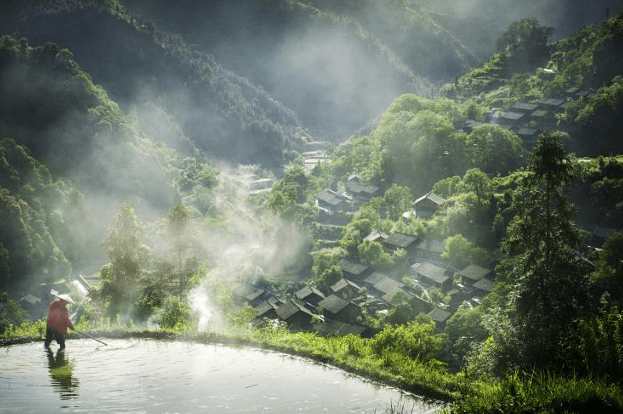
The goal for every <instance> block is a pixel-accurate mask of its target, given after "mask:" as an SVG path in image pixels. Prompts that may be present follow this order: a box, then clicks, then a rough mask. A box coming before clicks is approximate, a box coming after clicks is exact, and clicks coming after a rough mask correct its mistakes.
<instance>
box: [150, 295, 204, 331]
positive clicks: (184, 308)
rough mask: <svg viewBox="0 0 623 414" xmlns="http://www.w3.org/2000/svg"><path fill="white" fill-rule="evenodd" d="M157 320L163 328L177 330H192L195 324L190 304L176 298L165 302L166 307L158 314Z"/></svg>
mask: <svg viewBox="0 0 623 414" xmlns="http://www.w3.org/2000/svg"><path fill="white" fill-rule="evenodd" d="M155 320H156V322H157V323H158V324H159V325H160V327H161V328H171V329H175V330H182V329H185V328H191V327H192V326H193V325H194V323H195V321H194V320H193V313H192V309H191V308H190V305H189V304H188V302H187V301H186V300H185V299H182V298H179V297H176V296H170V297H168V298H167V299H166V300H165V302H164V305H163V306H162V308H161V309H160V311H159V312H157V314H156V317H155Z"/></svg>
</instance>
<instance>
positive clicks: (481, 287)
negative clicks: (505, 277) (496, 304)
mask: <svg viewBox="0 0 623 414" xmlns="http://www.w3.org/2000/svg"><path fill="white" fill-rule="evenodd" d="M474 289H475V290H476V292H477V293H478V294H480V295H482V296H486V295H487V294H489V293H491V291H493V281H492V280H491V279H489V278H486V277H483V278H482V279H480V280H479V281H478V282H476V283H474Z"/></svg>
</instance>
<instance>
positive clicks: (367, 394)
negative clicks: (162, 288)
mask: <svg viewBox="0 0 623 414" xmlns="http://www.w3.org/2000/svg"><path fill="white" fill-rule="evenodd" d="M107 342H108V346H104V345H101V344H97V343H94V342H93V341H91V340H87V339H79V340H68V341H67V348H66V350H65V351H64V352H58V350H57V349H55V348H54V347H53V348H52V349H53V350H52V352H51V353H48V352H46V351H45V350H44V349H43V345H42V343H30V344H21V345H12V346H9V347H5V348H0V367H1V369H0V401H2V406H1V407H0V412H7V413H13V412H15V413H37V414H39V413H60V412H63V413H67V412H88V413H110V412H123V413H173V412H175V413H195V412H201V413H222V412H237V413H245V412H255V411H262V412H267V413H289V412H310V413H318V412H339V413H351V412H352V413H375V412H376V413H383V412H385V410H386V408H388V407H389V406H390V404H391V405H393V406H394V407H395V406H396V405H397V404H404V406H405V407H406V408H407V409H406V411H405V412H409V413H411V412H412V413H414V414H415V413H432V412H434V411H435V410H436V409H438V408H440V406H438V405H431V404H427V403H425V402H423V401H422V400H420V399H418V398H416V397H414V396H412V395H410V394H404V393H401V392H399V391H398V390H395V389H392V388H388V387H383V386H379V385H377V384H373V383H370V382H368V381H365V380H362V379H361V378H359V377H357V376H353V375H349V374H347V373H345V372H343V371H340V370H338V369H334V368H331V367H328V366H326V365H320V364H316V363H314V362H311V361H308V360H306V359H302V358H296V357H292V356H287V355H284V354H279V353H274V352H267V351H261V350H256V349H249V348H233V347H226V346H221V345H206V344H195V343H187V342H170V341H157V340H144V339H131V340H109V341H107ZM412 408H413V410H412Z"/></svg>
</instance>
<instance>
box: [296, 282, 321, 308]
mask: <svg viewBox="0 0 623 414" xmlns="http://www.w3.org/2000/svg"><path fill="white" fill-rule="evenodd" d="M294 296H296V297H297V299H298V300H300V301H301V302H303V303H306V304H307V305H308V306H310V307H312V308H315V307H316V306H317V305H318V302H320V301H321V300H323V299H324V298H325V295H324V293H322V292H321V291H320V290H318V289H317V288H316V287H314V286H305V287H303V288H301V289H299V290H297V291H296V292H295V293H294Z"/></svg>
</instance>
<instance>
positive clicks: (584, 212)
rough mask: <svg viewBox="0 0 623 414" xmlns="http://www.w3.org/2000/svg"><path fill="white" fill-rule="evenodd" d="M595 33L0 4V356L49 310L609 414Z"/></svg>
mask: <svg viewBox="0 0 623 414" xmlns="http://www.w3.org/2000/svg"><path fill="white" fill-rule="evenodd" d="M483 1H484V0H483ZM446 3H452V4H455V2H452V1H450V0H448V1H447V2H446ZM481 3H483V2H474V7H475V8H476V9H478V8H479V7H482V4H481ZM554 3H556V4H557V5H559V6H560V5H562V4H563V3H564V2H554ZM571 3H573V2H571ZM571 3H570V4H571ZM529 4H531V5H533V4H535V3H534V2H529ZM573 4H575V3H573ZM600 4H601V3H600ZM506 6H508V5H506ZM437 7H439V5H437ZM455 7H458V6H457V5H456V4H455ZM499 7H502V5H500V6H499ZM508 7H510V6H508ZM535 7H536V6H535ZM500 10H501V9H500ZM526 10H528V9H526ZM530 10H531V9H530ZM565 10H566V11H567V12H569V11H568V9H565ZM609 10H610V9H608V12H607V13H603V16H604V18H603V20H601V21H599V22H598V23H595V24H592V25H589V26H586V27H583V28H580V29H579V30H578V31H576V32H574V34H572V35H571V36H569V37H566V38H561V37H557V36H554V33H555V31H554V29H553V27H551V26H548V25H547V24H545V23H541V22H540V21H539V20H537V19H536V18H534V17H530V16H519V18H518V19H517V20H516V21H514V22H512V23H510V24H509V25H508V26H506V27H505V28H504V29H500V28H499V27H497V24H498V22H497V21H490V20H487V22H488V25H486V27H483V28H481V29H478V30H476V29H475V28H468V27H466V26H464V25H460V24H457V23H456V22H457V19H458V20H461V21H463V22H464V20H463V19H465V16H468V15H470V13H473V11H472V12H470V13H468V12H465V15H464V16H462V17H461V16H458V17H457V15H456V14H455V13H454V12H453V13H450V11H449V10H446V12H447V13H442V11H441V10H440V9H439V8H436V7H435V6H434V5H432V4H430V2H427V1H421V2H418V1H409V0H407V1H403V0H383V1H367V0H366V1H362V2H353V1H323V0H314V1H308V2H299V1H291V0H261V1H256V2H252V3H249V4H247V2H227V1H222V2H221V1H216V2H202V1H195V0H183V1H179V2H175V5H174V6H172V5H171V2H165V1H153V2H151V1H149V2H148V1H143V0H125V1H118V0H93V1H79V0H73V1H30V0H14V1H10V2H4V3H2V5H1V6H0V290H1V291H2V292H3V294H2V296H0V305H2V306H0V334H5V332H6V335H8V336H11V335H13V334H14V333H15V332H17V326H18V325H19V324H20V323H21V322H23V321H25V320H28V319H31V320H32V319H38V318H39V317H41V316H43V315H42V313H43V314H44V313H45V310H46V307H47V304H48V303H49V299H50V292H51V290H52V289H54V290H59V289H60V290H64V291H68V292H69V293H71V294H72V295H74V296H75V297H76V298H77V299H78V301H79V304H77V305H75V307H74V308H73V310H74V311H76V314H78V315H81V316H82V319H81V323H84V324H87V325H88V324H91V325H90V326H92V327H93V328H94V329H96V328H98V327H102V326H106V327H110V326H111V324H114V323H118V324H121V325H123V326H131V327H134V326H140V327H141V328H143V327H144V328H145V329H147V328H149V327H154V326H157V327H158V329H172V330H177V331H181V330H189V331H201V330H204V329H208V330H209V329H227V328H231V327H236V328H237V329H241V330H242V331H244V332H245V335H249V337H254V338H258V337H259V338H263V339H260V340H259V341H270V340H269V339H266V338H274V337H276V338H280V339H278V341H282V342H281V343H280V344H279V346H286V347H287V345H284V343H289V344H291V343H293V341H294V342H300V345H296V346H295V348H297V347H299V346H300V347H301V348H304V347H305V346H308V345H309V344H310V343H313V344H315V345H313V346H316V347H322V346H324V345H319V344H325V343H324V342H321V341H323V340H325V337H326V338H327V339H326V340H327V341H328V342H327V343H331V344H333V343H337V345H336V346H335V348H331V349H332V350H331V351H326V350H325V351H320V350H318V349H314V350H308V351H307V352H309V354H311V355H314V356H318V355H323V356H322V357H321V358H326V360H327V361H332V362H336V363H338V364H340V365H342V366H347V367H352V368H353V369H354V370H358V371H362V372H364V373H366V374H370V375H371V376H373V377H375V378H380V379H382V380H387V381H388V382H391V383H393V384H396V385H399V386H401V387H403V388H405V389H407V390H409V391H415V392H418V393H424V394H426V395H428V396H433V397H435V398H443V399H446V400H452V401H454V402H455V404H454V405H453V407H452V408H451V410H454V412H466V413H468V412H500V411H501V412H512V411H513V410H514V408H512V407H511V405H512V404H515V405H514V406H513V407H522V408H521V409H524V411H521V410H520V412H533V411H538V409H537V408H538V407H540V408H543V407H545V408H544V410H545V411H547V410H548V409H551V411H552V412H558V411H557V410H558V408H557V407H563V411H564V410H568V411H569V412H588V411H587V410H588V407H591V405H592V404H593V405H594V404H597V406H599V407H601V408H604V409H605V408H613V410H614V411H613V412H620V410H622V409H623V391H621V386H622V384H621V377H620V372H621V370H622V369H623V365H622V363H621V361H622V360H623V359H622V358H623V351H622V348H621V346H620V344H621V343H622V340H621V339H622V337H623V336H622V333H621V332H622V329H623V322H622V321H623V319H622V318H623V316H622V315H623V314H622V313H621V306H623V283H622V281H623V273H622V272H623V266H622V263H623V262H622V261H621V257H622V254H623V253H622V252H623V235H622V231H623V155H622V154H623V141H622V140H621V132H620V131H621V128H622V127H623V125H622V121H621V119H622V116H621V115H622V113H621V108H623V55H622V54H621V53H620V51H621V50H622V49H623V13H620V14H618V15H617V14H614V13H611V12H610V11H609ZM498 12H499V13H498V17H499V15H501V14H503V13H502V12H501V11H499V10H498ZM457 13H458V12H457ZM569 13H570V12H569ZM595 13H596V12H595ZM493 15H495V13H493ZM459 17H460V18H459ZM485 17H486V16H481V17H480V18H482V19H485ZM480 18H479V19H477V21H481V20H480ZM485 20H486V19H485ZM554 20H556V19H554ZM451 22H454V24H451ZM489 25H490V26H489ZM481 30H482V31H481ZM491 32H495V33H499V36H498V37H496V38H489V37H487V36H485V35H484V33H491ZM461 33H462V34H463V37H462V36H461ZM468 34H469V36H468ZM470 36H474V37H470ZM474 38H479V39H486V41H488V42H489V45H488V46H487V47H484V46H483V47H482V48H475V47H474V43H473V42H474ZM553 38H555V39H556V40H553ZM488 48H490V50H492V51H493V53H491V54H490V55H488V56H487V57H486V58H485V59H483V56H482V54H483V53H485V50H487V49H488ZM480 62H481V63H480ZM4 292H6V293H4ZM24 310H26V311H28V313H25V312H24ZM254 335H257V336H254ZM282 335H283V336H282ZM296 335H299V336H296ZM284 337H285V338H287V339H283V338H284ZM331 341H334V342H331ZM303 344H304V345H303ZM289 346H291V345H289ZM331 346H333V345H331ZM301 348H297V349H301ZM322 352H326V353H327V355H324V354H322ZM561 384H562V385H561ZM511 390H515V391H513V392H515V394H514V398H513V401H511V402H512V404H511V403H509V401H508V399H507V398H506V397H507V395H508V393H510V392H511ZM542 401H545V402H542ZM480 404H485V405H488V406H487V407H482V406H480ZM539 404H540V405H539ZM535 407H537V408H535ZM540 408H539V409H540ZM565 412H567V411H565Z"/></svg>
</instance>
